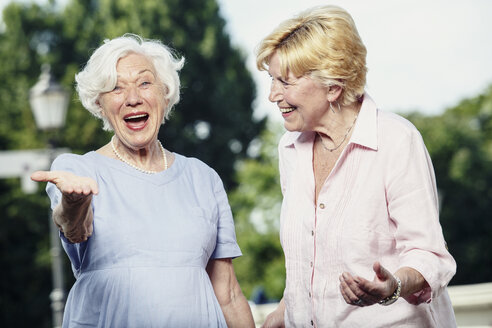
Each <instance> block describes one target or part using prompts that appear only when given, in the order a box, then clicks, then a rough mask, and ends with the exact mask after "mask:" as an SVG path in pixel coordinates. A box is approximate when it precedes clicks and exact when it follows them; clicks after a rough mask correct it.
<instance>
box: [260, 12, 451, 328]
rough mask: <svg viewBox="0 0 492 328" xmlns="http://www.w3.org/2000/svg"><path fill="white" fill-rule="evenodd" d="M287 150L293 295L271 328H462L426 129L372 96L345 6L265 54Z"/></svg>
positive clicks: (283, 35) (308, 21) (290, 29)
mask: <svg viewBox="0 0 492 328" xmlns="http://www.w3.org/2000/svg"><path fill="white" fill-rule="evenodd" d="M257 66H258V68H259V69H260V70H266V71H268V73H269V74H270V76H271V78H272V85H271V91H270V96H269V99H270V101H272V102H274V103H276V104H277V106H278V109H279V112H280V114H281V115H282V117H283V120H284V126H285V128H286V129H287V132H286V133H285V134H284V136H283V137H282V138H281V140H280V143H279V146H278V148H279V168H280V179H281V187H282V193H283V197H284V198H283V203H282V210H281V216H280V238H281V243H282V247H283V250H284V253H285V266H286V274H287V275H286V288H285V291H284V295H283V298H282V300H281V302H280V304H279V306H278V308H277V310H276V311H274V312H273V313H271V314H270V315H269V316H268V317H267V320H266V322H265V324H264V327H283V326H286V327H309V326H314V327H453V326H456V322H455V318H454V314H453V309H452V306H451V303H450V299H449V296H448V294H447V291H446V286H447V284H448V283H449V281H450V279H451V278H452V277H453V275H454V273H455V270H456V263H455V261H454V259H453V257H452V256H451V255H450V254H449V252H448V250H447V248H446V243H445V241H444V237H443V234H442V229H441V226H440V224H439V210H438V199H437V191H436V181H435V176H434V171H433V167H432V163H431V160H430V157H429V154H428V152H427V150H426V148H425V145H424V142H423V140H422V137H421V135H420V134H419V132H418V131H417V129H416V128H415V127H414V126H413V125H412V124H411V123H410V122H409V121H407V120H405V119H404V118H402V117H400V116H398V115H396V114H392V113H388V112H385V111H383V110H381V109H379V108H378V106H377V105H376V103H375V102H374V100H373V99H372V98H371V97H370V96H369V95H368V94H367V93H366V92H365V91H364V86H365V83H366V72H367V68H366V48H365V46H364V44H363V43H362V40H361V38H360V36H359V34H358V31H357V29H356V27H355V24H354V21H353V20H352V18H351V16H350V15H349V14H348V13H347V12H346V11H345V10H343V9H341V8H339V7H336V6H323V7H317V8H313V9H310V10H307V11H305V12H303V13H301V14H299V15H298V16H296V17H294V18H292V19H289V20H286V21H285V22H283V23H281V24H280V25H279V26H278V27H277V28H276V29H275V30H274V31H273V32H272V33H270V34H269V35H268V36H266V37H265V38H264V39H263V40H262V42H261V44H260V45H259V48H258V54H257Z"/></svg>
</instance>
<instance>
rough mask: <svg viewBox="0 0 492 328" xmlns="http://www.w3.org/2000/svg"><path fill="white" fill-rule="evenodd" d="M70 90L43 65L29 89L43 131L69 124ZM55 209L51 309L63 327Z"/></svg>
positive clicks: (50, 153) (50, 149)
mask: <svg viewBox="0 0 492 328" xmlns="http://www.w3.org/2000/svg"><path fill="white" fill-rule="evenodd" d="M68 100H69V95H68V92H67V91H66V90H65V89H64V88H63V87H62V86H61V85H60V84H58V83H57V82H56V81H55V80H54V78H53V76H52V75H51V72H50V66H49V65H47V64H45V65H43V66H42V68H41V75H40V77H39V80H38V82H37V83H36V84H35V85H34V86H33V87H32V88H31V90H30V92H29V102H30V104H31V109H32V112H33V114H34V119H35V121H36V126H37V127H38V129H40V130H42V131H46V130H57V129H60V128H62V127H63V126H64V125H65V118H66V113H67V108H68ZM54 151H55V150H54V144H53V143H52V142H51V141H49V145H48V158H49V165H51V162H52V161H53V159H54V156H55V153H54ZM51 214H52V213H51V211H50V215H49V225H50V239H51V240H50V245H51V249H50V255H51V269H52V280H53V289H52V291H51V293H50V299H51V310H52V315H53V327H61V326H62V320H63V309H64V306H65V291H64V288H63V284H64V282H63V262H62V249H61V245H60V238H59V236H58V229H57V228H56V227H55V225H54V223H53V221H52V218H51Z"/></svg>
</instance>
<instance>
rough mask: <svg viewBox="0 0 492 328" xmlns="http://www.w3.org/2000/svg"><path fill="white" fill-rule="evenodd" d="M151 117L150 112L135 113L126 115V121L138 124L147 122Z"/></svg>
mask: <svg viewBox="0 0 492 328" xmlns="http://www.w3.org/2000/svg"><path fill="white" fill-rule="evenodd" d="M148 119H149V114H134V115H128V116H125V117H124V120H125V122H126V123H130V124H138V123H145V122H146V121H147V120H148Z"/></svg>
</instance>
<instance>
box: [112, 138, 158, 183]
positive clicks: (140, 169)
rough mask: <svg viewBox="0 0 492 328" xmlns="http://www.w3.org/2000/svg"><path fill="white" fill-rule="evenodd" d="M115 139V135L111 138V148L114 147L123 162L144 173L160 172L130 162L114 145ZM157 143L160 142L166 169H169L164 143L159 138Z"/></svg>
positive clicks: (115, 152)
mask: <svg viewBox="0 0 492 328" xmlns="http://www.w3.org/2000/svg"><path fill="white" fill-rule="evenodd" d="M113 140H114V136H113V137H112V138H111V148H113V152H114V154H115V155H116V157H118V159H119V160H120V161H122V162H123V163H125V164H128V165H130V166H131V167H133V168H134V169H136V170H138V171H140V172H143V173H146V174H155V173H159V171H150V170H144V169H142V168H140V167H138V166H136V165H134V164H132V163H130V162H128V161H127V160H126V159H124V158H123V157H122V156H121V155H120V154H119V153H118V151H117V150H116V147H115V146H114V143H113ZM157 143H158V144H159V148H160V149H161V151H162V158H163V159H164V170H167V157H166V151H165V150H164V147H162V144H161V142H160V141H159V140H157Z"/></svg>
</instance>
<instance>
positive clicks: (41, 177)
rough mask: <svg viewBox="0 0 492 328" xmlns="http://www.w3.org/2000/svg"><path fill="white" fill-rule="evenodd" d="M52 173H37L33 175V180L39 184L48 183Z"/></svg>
mask: <svg viewBox="0 0 492 328" xmlns="http://www.w3.org/2000/svg"><path fill="white" fill-rule="evenodd" d="M50 177H51V172H50V171H36V172H34V173H32V174H31V180H33V181H37V182H48V181H50Z"/></svg>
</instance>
